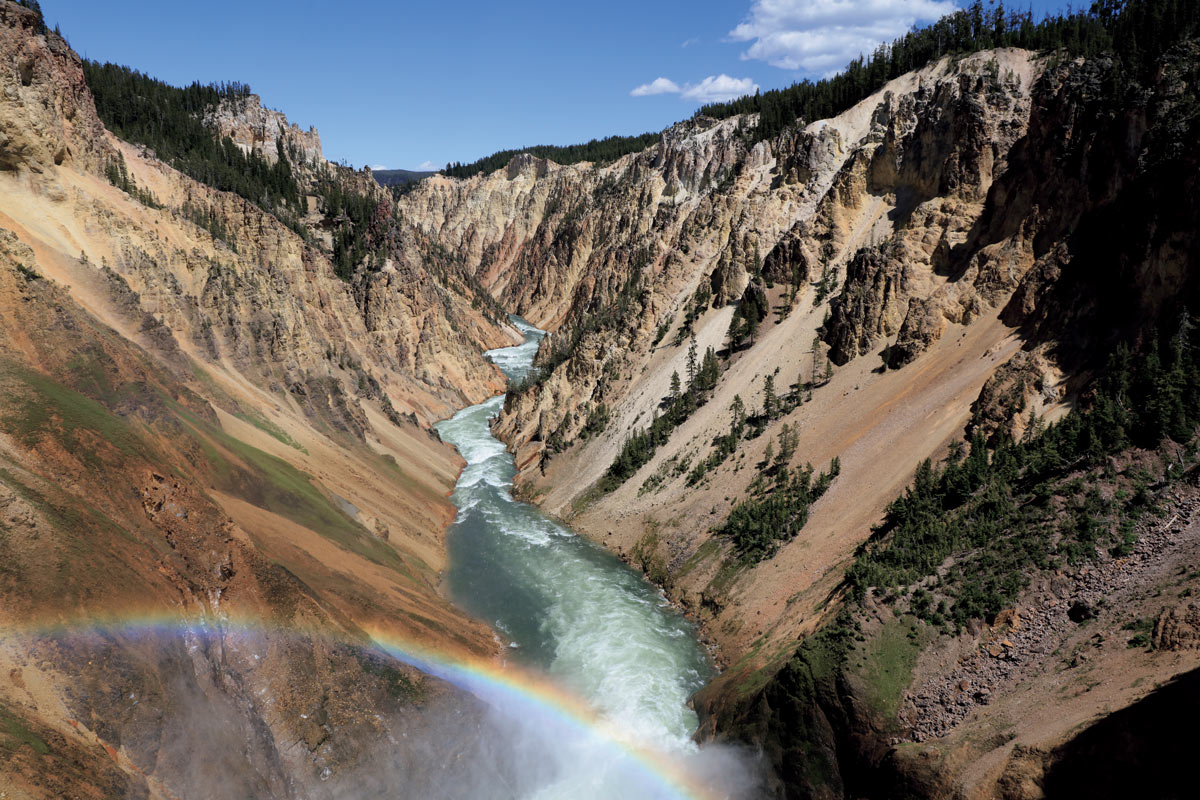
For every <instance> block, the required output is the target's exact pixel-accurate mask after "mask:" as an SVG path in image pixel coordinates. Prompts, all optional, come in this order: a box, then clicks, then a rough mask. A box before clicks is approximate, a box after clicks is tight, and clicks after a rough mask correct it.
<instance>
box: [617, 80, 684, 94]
mask: <svg viewBox="0 0 1200 800" xmlns="http://www.w3.org/2000/svg"><path fill="white" fill-rule="evenodd" d="M681 91H682V90H681V89H680V88H679V84H677V83H675V81H672V80H668V79H667V78H655V79H654V80H652V81H650V83H643V84H642V85H641V86H639V87H637V88H636V89H634V90H633V91H632V92H630V93H629V94H630V95H631V96H633V97H649V96H650V95H652V94H679V93H680V92H681Z"/></svg>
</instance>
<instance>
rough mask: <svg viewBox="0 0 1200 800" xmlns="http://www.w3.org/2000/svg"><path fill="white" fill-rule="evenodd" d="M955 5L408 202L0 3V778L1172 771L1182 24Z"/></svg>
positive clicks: (1181, 366)
mask: <svg viewBox="0 0 1200 800" xmlns="http://www.w3.org/2000/svg"><path fill="white" fill-rule="evenodd" d="M981 8H982V5H981V4H974V5H972V6H969V7H967V8H965V9H964V10H954V11H952V12H951V13H950V15H949V16H947V17H945V18H943V19H942V20H939V21H938V22H936V23H932V24H931V25H930V26H928V27H925V28H915V29H913V31H912V32H910V33H909V34H907V35H905V36H903V37H902V38H900V39H897V40H896V41H895V42H893V43H892V44H891V45H889V46H881V49H879V50H877V51H876V52H875V53H874V54H873V55H871V56H864V57H862V58H860V59H858V60H857V61H855V62H852V63H851V64H850V65H849V66H847V67H846V69H845V70H843V71H841V72H839V73H836V74H834V75H832V76H830V77H827V78H822V79H820V80H815V81H803V82H800V83H797V84H795V85H794V86H792V87H789V88H786V89H779V90H769V91H764V92H760V93H754V94H749V95H746V96H744V97H735V98H733V99H729V100H721V101H716V102H712V103H709V104H708V105H705V106H703V107H702V108H700V110H699V111H697V112H696V113H695V114H693V115H692V116H691V117H690V118H688V119H686V120H685V121H681V122H678V123H676V124H674V125H672V126H670V127H668V128H667V129H665V130H663V131H661V133H659V134H656V135H652V134H647V135H644V136H640V137H610V138H609V139H604V140H594V141H592V142H590V143H588V144H587V145H579V146H575V147H557V148H556V147H539V148H529V149H527V150H522V151H513V152H512V153H507V152H505V153H501V154H497V155H496V156H493V157H490V158H488V159H484V160H482V161H481V162H478V163H477V164H474V165H466V166H464V165H462V164H448V165H447V167H446V169H444V170H440V171H429V173H430V174H427V173H426V171H425V169H424V167H422V169H421V170H420V171H406V170H394V171H388V172H387V174H386V175H385V176H383V177H382V178H381V179H380V180H383V181H385V182H391V181H392V180H393V179H396V180H397V181H398V182H396V183H393V185H390V186H385V185H381V183H380V181H377V180H376V175H375V174H374V173H373V172H372V171H371V170H370V169H368V168H363V169H360V170H355V169H353V168H350V167H348V166H346V165H345V164H344V163H343V164H338V163H335V162H333V161H330V160H327V158H326V155H325V153H326V151H327V149H328V144H329V143H328V142H323V141H322V138H321V136H320V135H319V134H318V133H317V131H316V129H315V128H308V129H305V128H302V127H301V126H299V125H297V124H294V123H293V122H292V121H291V120H290V119H289V118H288V117H287V116H285V114H284V113H283V112H280V111H275V110H272V109H270V108H269V107H268V106H267V105H265V103H269V102H271V98H269V97H266V98H262V97H260V96H259V95H257V94H254V93H252V92H251V91H250V88H249V87H248V86H246V85H244V84H240V83H234V84H213V85H210V86H204V85H201V84H193V85H191V86H186V87H176V86H173V85H171V84H169V83H165V82H162V81H158V80H156V79H154V78H152V77H149V76H147V75H144V74H142V73H140V72H137V71H136V70H132V69H130V68H128V67H120V66H117V65H114V64H101V63H98V62H94V61H88V60H86V59H81V58H80V56H79V55H78V54H77V53H76V52H75V50H73V49H72V47H71V45H70V44H69V43H68V41H67V39H66V38H65V37H64V36H63V35H62V34H61V33H60V32H58V30H57V29H52V28H50V27H49V26H48V25H47V24H46V20H45V17H44V15H43V13H42V12H41V10H40V8H39V6H38V4H37V3H28V2H22V3H17V2H12V1H11V0H0V394H2V396H3V399H2V401H0V800H18V799H19V800H43V798H59V797H70V798H89V800H90V799H91V798H122V799H123V800H125V799H128V798H137V799H138V800H141V799H142V798H145V799H146V800H158V799H159V798H162V799H163V800H168V799H170V800H209V799H210V798H211V799H212V800H224V799H225V798H231V799H232V798H244V797H256V798H279V799H281V800H282V799H284V798H286V799H287V800H301V798H313V799H314V800H317V799H321V798H329V799H330V800H332V799H333V798H339V799H340V798H350V799H351V800H359V799H360V798H361V799H362V800H366V798H376V797H380V798H382V797H413V798H417V797H420V798H447V800H448V799H449V798H546V799H549V798H592V797H595V798H606V797H621V798H626V797H629V798H642V797H646V798H651V797H655V798H658V797H661V798H675V797H679V798H713V800H716V798H727V799H728V800H741V799H742V798H745V799H746V800H749V798H758V797H769V798H850V797H854V798H859V797H862V798H881V799H882V798H930V799H932V798H938V799H941V798H946V799H947V800H949V799H950V798H954V800H959V799H960V798H961V800H968V799H970V800H977V799H979V800H982V799H983V798H988V799H994V800H1041V799H1042V798H1069V797H1076V796H1081V795H1086V796H1090V797H1129V796H1146V797H1163V798H1167V797H1176V796H1187V795H1188V793H1189V792H1190V790H1191V787H1190V782H1189V779H1188V776H1187V772H1186V764H1187V755H1189V754H1190V752H1191V751H1192V750H1194V747H1195V745H1196V742H1197V740H1196V736H1195V734H1194V733H1193V732H1191V731H1190V729H1189V728H1190V724H1189V723H1190V719H1191V718H1192V717H1194V714H1195V713H1196V712H1198V711H1200V691H1198V690H1197V686H1198V683H1197V675H1200V611H1198V610H1197V603H1196V600H1195V593H1196V592H1200V517H1198V516H1197V509H1200V466H1197V465H1198V464H1200V445H1198V443H1200V439H1198V438H1197V431H1198V430H1200V400H1198V399H1197V398H1200V325H1198V324H1197V323H1196V322H1195V321H1194V316H1193V315H1194V314H1196V313H1198V311H1200V302H1198V301H1200V278H1198V275H1200V273H1198V272H1197V270H1196V269H1195V265H1196V263H1198V260H1200V237H1197V235H1196V231H1197V230H1200V216H1198V215H1200V211H1198V209H1197V206H1196V204H1195V202H1194V198H1195V197H1197V196H1200V103H1198V102H1197V96H1196V91H1195V89H1196V87H1197V85H1200V13H1197V11H1196V9H1194V8H1193V7H1192V6H1191V5H1190V4H1186V3H1181V2H1176V0H1125V1H1124V2H1103V3H1098V4H1096V6H1095V7H1094V8H1089V9H1088V10H1085V11H1079V12H1075V11H1067V12H1064V13H1062V14H1060V15H1058V16H1050V15H1048V16H1047V17H1046V20H1045V21H1044V22H1037V21H1035V20H1034V19H1033V17H1032V14H1031V13H1030V14H1026V13H1024V12H1007V14H1006V12H1005V11H1004V10H1003V8H1002V7H1001V8H1000V9H999V11H998V15H996V14H997V12H996V11H995V10H992V11H988V12H986V13H987V14H988V15H991V16H988V17H987V19H989V20H991V22H990V23H986V24H985V23H982V22H980V20H982V19H983V17H982V16H980V14H982V13H984V12H981V11H980V9H981ZM722 77H728V76H722ZM677 88H679V87H677ZM363 118H364V124H366V122H367V121H369V119H370V112H369V109H363ZM397 176H399V177H397ZM214 776H220V780H214V779H213V777H214Z"/></svg>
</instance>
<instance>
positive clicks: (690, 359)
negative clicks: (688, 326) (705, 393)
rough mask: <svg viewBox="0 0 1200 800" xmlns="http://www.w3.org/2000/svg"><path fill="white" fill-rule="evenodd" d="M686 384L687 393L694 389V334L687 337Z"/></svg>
mask: <svg viewBox="0 0 1200 800" xmlns="http://www.w3.org/2000/svg"><path fill="white" fill-rule="evenodd" d="M687 382H688V390H689V391H691V390H693V389H695V388H696V334H695V333H694V332H693V333H690V334H689V335H688V351H687Z"/></svg>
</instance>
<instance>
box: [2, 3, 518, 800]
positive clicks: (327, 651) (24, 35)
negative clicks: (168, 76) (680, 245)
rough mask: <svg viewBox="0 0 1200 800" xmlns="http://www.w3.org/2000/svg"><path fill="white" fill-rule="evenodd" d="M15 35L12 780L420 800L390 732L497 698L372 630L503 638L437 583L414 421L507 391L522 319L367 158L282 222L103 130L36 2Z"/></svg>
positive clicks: (32, 789) (16, 790)
mask: <svg viewBox="0 0 1200 800" xmlns="http://www.w3.org/2000/svg"><path fill="white" fill-rule="evenodd" d="M0 51H2V52H3V59H2V60H0V92H3V95H4V102H3V103H2V104H0V166H2V169H0V384H2V385H3V392H2V393H3V396H4V397H5V402H4V404H3V408H2V409H0V598H2V600H0V608H2V609H3V611H2V612H0V616H2V617H3V620H2V621H3V627H4V631H5V633H4V637H3V640H2V642H0V662H3V670H2V672H3V674H4V676H5V677H4V679H3V681H2V682H0V784H2V785H3V786H4V787H5V791H6V792H8V794H7V796H8V797H20V798H42V797H62V796H78V797H180V796H188V797H208V796H214V797H215V796H221V797H226V796H258V797H267V796H270V797H300V796H305V797H324V796H329V797H333V796H344V793H345V791H347V787H348V786H351V785H354V786H367V785H372V784H373V783H378V784H379V788H380V790H382V786H383V785H384V784H386V783H388V782H389V780H394V777H395V775H397V774H399V775H404V776H405V778H406V780H408V781H410V785H411V786H412V787H414V788H413V791H414V792H417V793H419V792H421V791H422V789H421V787H422V786H426V784H424V783H422V781H425V780H432V779H433V778H434V776H435V774H436V768H437V764H438V763H440V762H438V758H439V756H438V755H437V754H430V753H421V752H417V751H413V752H406V753H398V754H392V755H391V756H390V757H389V758H388V759H385V760H382V761H381V759H380V756H381V755H382V754H383V753H384V752H385V751H387V750H390V749H391V748H388V746H387V745H386V743H387V742H388V741H389V740H391V739H393V738H399V737H402V736H404V735H405V732H406V731H409V730H413V729H415V728H423V729H427V728H428V727H429V725H430V724H432V723H431V721H430V720H431V718H432V717H436V716H437V715H439V714H441V713H443V709H445V710H446V713H462V714H466V715H467V716H470V715H472V714H475V713H478V712H479V709H478V708H477V707H476V706H475V705H474V704H473V702H472V701H470V700H469V699H467V698H464V697H462V696H461V694H460V693H459V692H457V691H456V690H452V689H450V688H449V687H447V686H446V685H444V684H442V683H440V682H439V681H436V680H432V679H429V678H427V677H425V676H423V675H421V674H419V673H417V672H416V671H414V670H411V669H409V668H407V667H402V666H399V665H397V663H395V662H393V661H391V660H390V659H389V658H386V657H384V656H382V655H380V654H379V652H378V651H377V650H375V649H374V647H373V645H372V642H371V638H370V636H368V634H367V631H376V630H379V631H383V632H385V633H387V634H388V635H389V636H393V637H396V638H397V639H398V640H402V641H411V642H414V643H417V644H419V645H420V646H423V647H428V648H431V649H434V650H437V651H446V652H451V653H459V654H463V655H473V656H478V657H484V658H486V657H488V656H490V655H491V654H492V653H493V652H494V650H495V647H496V645H495V642H494V639H493V636H492V634H491V632H490V631H489V630H487V629H486V627H485V626H483V625H481V624H479V623H477V622H475V621H473V620H471V619H469V618H467V617H465V616H464V615H463V614H462V613H461V612H460V611H458V610H457V609H456V608H454V607H453V606H452V605H451V604H450V603H449V601H448V600H446V599H445V598H444V597H442V596H441V595H440V593H439V590H438V582H439V571H440V569H441V567H442V566H443V564H444V559H445V552H444V546H443V531H444V527H445V525H446V524H447V523H448V522H449V520H450V519H451V518H452V516H453V513H454V509H453V507H452V506H451V504H450V503H449V501H448V499H447V496H448V494H449V492H450V490H451V489H452V487H453V483H454V479H455V476H456V474H457V471H458V469H459V466H460V464H461V461H460V460H459V458H458V456H457V455H456V454H455V453H454V452H453V450H452V449H450V448H449V447H447V446H445V445H444V444H442V443H441V442H440V441H438V440H437V438H436V436H434V435H432V434H431V433H430V432H429V430H428V427H429V425H430V424H431V423H432V422H433V421H434V420H436V419H439V418H441V417H443V416H445V415H446V414H448V413H449V412H450V411H451V410H453V409H454V408H457V407H459V406H461V405H463V404H466V403H470V402H476V401H478V400H481V399H483V398H485V397H487V396H489V395H491V394H493V393H495V392H496V391H497V390H498V389H500V388H501V387H502V385H503V384H502V378H501V375H500V374H499V372H498V370H496V369H495V368H494V367H493V366H492V365H490V364H488V363H487V362H486V361H484V360H483V359H482V357H481V356H480V352H481V351H482V350H483V349H484V348H486V347H491V346H498V345H502V344H506V343H509V342H511V341H512V333H511V332H510V331H508V330H506V329H505V328H504V327H502V326H500V325H498V324H496V323H495V322H494V320H495V319H496V314H495V312H494V311H493V310H492V309H491V307H490V306H487V305H486V304H485V303H483V302H481V298H480V296H479V292H478V290H477V289H475V288H473V284H471V282H470V281H471V279H470V276H465V275H460V274H458V273H457V272H456V269H457V267H456V266H455V265H454V264H453V263H450V262H448V261H447V260H446V259H445V257H444V255H442V254H441V253H440V252H439V251H437V250H436V248H435V247H434V246H433V245H432V244H430V243H429V242H428V240H426V239H424V238H423V237H422V236H421V235H420V234H419V233H417V232H414V231H408V230H404V229H403V228H402V226H401V225H400V222H399V221H398V220H397V219H396V217H395V214H394V205H393V203H392V199H391V197H390V195H389V194H388V193H387V192H386V191H385V190H383V189H381V188H380V187H378V186H377V185H375V183H374V182H373V181H372V180H371V179H370V176H369V174H368V173H365V172H364V173H353V172H351V171H349V170H344V169H342V168H338V167H335V166H333V165H328V164H325V163H324V162H321V161H320V160H319V158H315V157H312V156H313V155H314V154H313V153H309V154H308V155H309V156H310V157H309V158H308V159H307V160H306V161H305V163H303V164H297V166H296V171H295V172H296V174H297V175H298V180H299V182H300V185H301V188H302V189H303V190H304V191H305V192H306V193H308V194H309V197H308V198H307V205H308V209H309V211H308V214H307V215H306V216H305V217H304V218H303V219H302V220H299V221H297V220H295V219H287V218H286V217H282V216H277V215H276V214H273V213H268V211H266V210H264V208H263V207H260V205H259V204H257V203H254V202H249V201H247V200H245V199H243V198H242V197H238V196H236V195H234V194H230V193H227V192H220V191H216V190H214V189H213V188H211V187H209V186H206V185H204V184H201V183H198V182H196V181H195V180H192V179H190V178H188V177H186V176H184V175H183V174H181V173H180V172H178V171H176V170H175V169H173V168H172V167H171V166H169V165H167V164H165V163H163V162H162V161H159V160H157V159H156V158H155V157H154V155H153V154H152V153H150V152H148V151H147V150H146V149H145V148H144V147H140V146H136V145H132V144H129V143H128V142H124V141H121V140H119V139H117V138H115V137H114V136H112V135H111V134H110V133H109V132H107V131H106V130H105V128H104V126H103V124H102V123H101V122H100V120H99V119H98V117H97V114H96V111H95V106H94V104H93V101H92V96H91V94H90V92H89V89H88V86H87V83H86V81H85V78H84V71H83V69H82V67H81V63H80V61H79V59H78V57H77V56H76V55H75V54H74V53H73V52H72V51H71V50H70V48H69V47H68V46H67V44H66V42H65V41H64V40H63V39H62V38H61V37H59V36H58V35H57V34H55V33H52V32H50V31H47V30H46V29H45V27H44V25H43V24H42V22H41V20H40V18H39V17H38V15H37V14H36V13H35V12H34V11H31V10H29V9H26V8H23V7H20V6H18V5H17V4H15V3H11V2H3V3H0ZM255 108H256V106H255ZM238 113H239V114H243V115H245V116H248V117H249V118H251V119H252V120H253V119H257V118H258V117H261V116H262V114H261V113H259V112H256V111H254V109H253V108H251V107H250V105H249V104H247V105H246V106H245V107H244V108H242V109H241V110H240V111H239V112H238ZM268 116H269V115H268ZM235 117H236V114H235V115H234V116H228V115H227V117H226V118H225V121H226V122H228V123H230V124H231V125H233V126H234V127H235V128H236V127H237V122H236V119H235ZM272 119H275V121H276V122H277V123H278V124H280V125H283V123H282V122H280V120H279V119H276V118H274V117H272ZM218 127H219V126H218ZM280 130H281V135H282V136H283V138H284V139H285V140H287V141H288V142H293V141H294V140H295V139H296V137H297V133H296V130H295V129H293V128H291V127H287V126H284V127H283V128H281V129H280ZM221 132H224V133H230V132H233V131H232V130H224V129H221ZM313 136H315V132H314V134H313ZM299 141H300V146H305V145H304V144H303V143H304V141H306V140H305V139H304V138H303V137H301V138H300V140H299ZM256 144H259V145H263V144H265V140H264V141H262V142H258V141H250V142H248V143H247V147H253V146H255V145H256ZM308 149H309V150H312V149H313V148H312V147H309V148H308ZM316 155H319V153H318V154H316ZM331 187H336V189H335V188H331ZM352 194H353V195H354V196H356V197H360V198H365V200H362V201H361V202H363V203H365V204H369V206H370V209H371V210H372V211H371V213H372V214H373V216H370V217H369V218H368V222H369V226H368V227H369V230H367V231H365V233H364V234H363V236H362V237H360V238H362V239H363V240H364V241H365V243H366V245H368V246H369V248H370V250H369V253H368V254H367V256H364V257H363V259H362V261H361V262H359V263H352V264H351V265H350V266H351V267H352V269H351V270H350V271H349V273H348V274H346V275H345V279H343V278H341V277H338V274H337V273H336V272H335V269H334V264H333V259H334V256H335V254H334V252H332V250H333V248H332V238H333V236H335V235H344V233H345V232H346V231H348V230H349V227H348V226H349V225H350V223H349V222H348V221H347V219H345V216H344V215H343V216H342V217H337V216H336V215H332V214H326V213H325V212H326V210H327V208H326V206H327V204H329V203H331V202H332V201H331V200H330V198H331V197H334V196H350V195H352ZM331 216H333V217H335V218H334V219H330V218H329V217H331ZM443 262H445V263H443ZM479 309H482V310H479ZM180 624H185V625H187V626H188V627H187V629H186V632H184V631H181V630H179V629H178V628H177V626H178V625H180ZM131 625H132V627H130V626H131ZM218 732H219V735H217V733H218ZM442 744H443V745H444V746H445V747H446V748H447V752H456V753H460V754H461V753H464V752H467V751H469V750H470V748H471V743H470V742H456V741H453V740H452V737H447V738H446V740H445V741H444V742H442ZM199 755H202V756H203V759H202V760H203V763H204V764H205V768H204V769H203V770H199V771H197V770H196V769H195V763H196V759H197V757H198V756H199ZM381 765H386V766H387V767H388V768H389V769H392V768H394V770H395V772H394V773H388V774H391V775H392V776H393V777H392V779H385V777H384V772H381V770H380V769H379V767H380V766H381ZM214 770H216V771H217V772H218V773H219V774H220V775H221V776H222V778H223V783H221V784H220V785H217V784H214V783H213V780H212V777H213V771H214ZM426 788H428V787H427V786H426Z"/></svg>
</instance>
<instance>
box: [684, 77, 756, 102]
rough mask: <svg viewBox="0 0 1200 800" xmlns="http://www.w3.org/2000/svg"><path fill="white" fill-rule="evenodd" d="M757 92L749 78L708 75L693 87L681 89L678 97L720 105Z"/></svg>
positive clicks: (689, 85) (690, 85) (688, 86)
mask: <svg viewBox="0 0 1200 800" xmlns="http://www.w3.org/2000/svg"><path fill="white" fill-rule="evenodd" d="M757 90H758V84H757V83H755V82H754V81H752V80H750V79H749V78H731V77H729V76H728V75H726V74H725V73H721V74H720V75H715V76H714V75H709V76H708V77H707V78H705V79H704V80H702V81H700V82H699V83H697V84H695V85H692V84H690V83H689V84H688V85H687V86H684V87H683V92H682V93H681V94H680V97H682V98H683V99H684V100H694V101H696V102H697V103H720V102H723V101H725V100H732V99H733V98H735V97H741V96H742V95H744V94H753V93H754V92H755V91H757Z"/></svg>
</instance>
